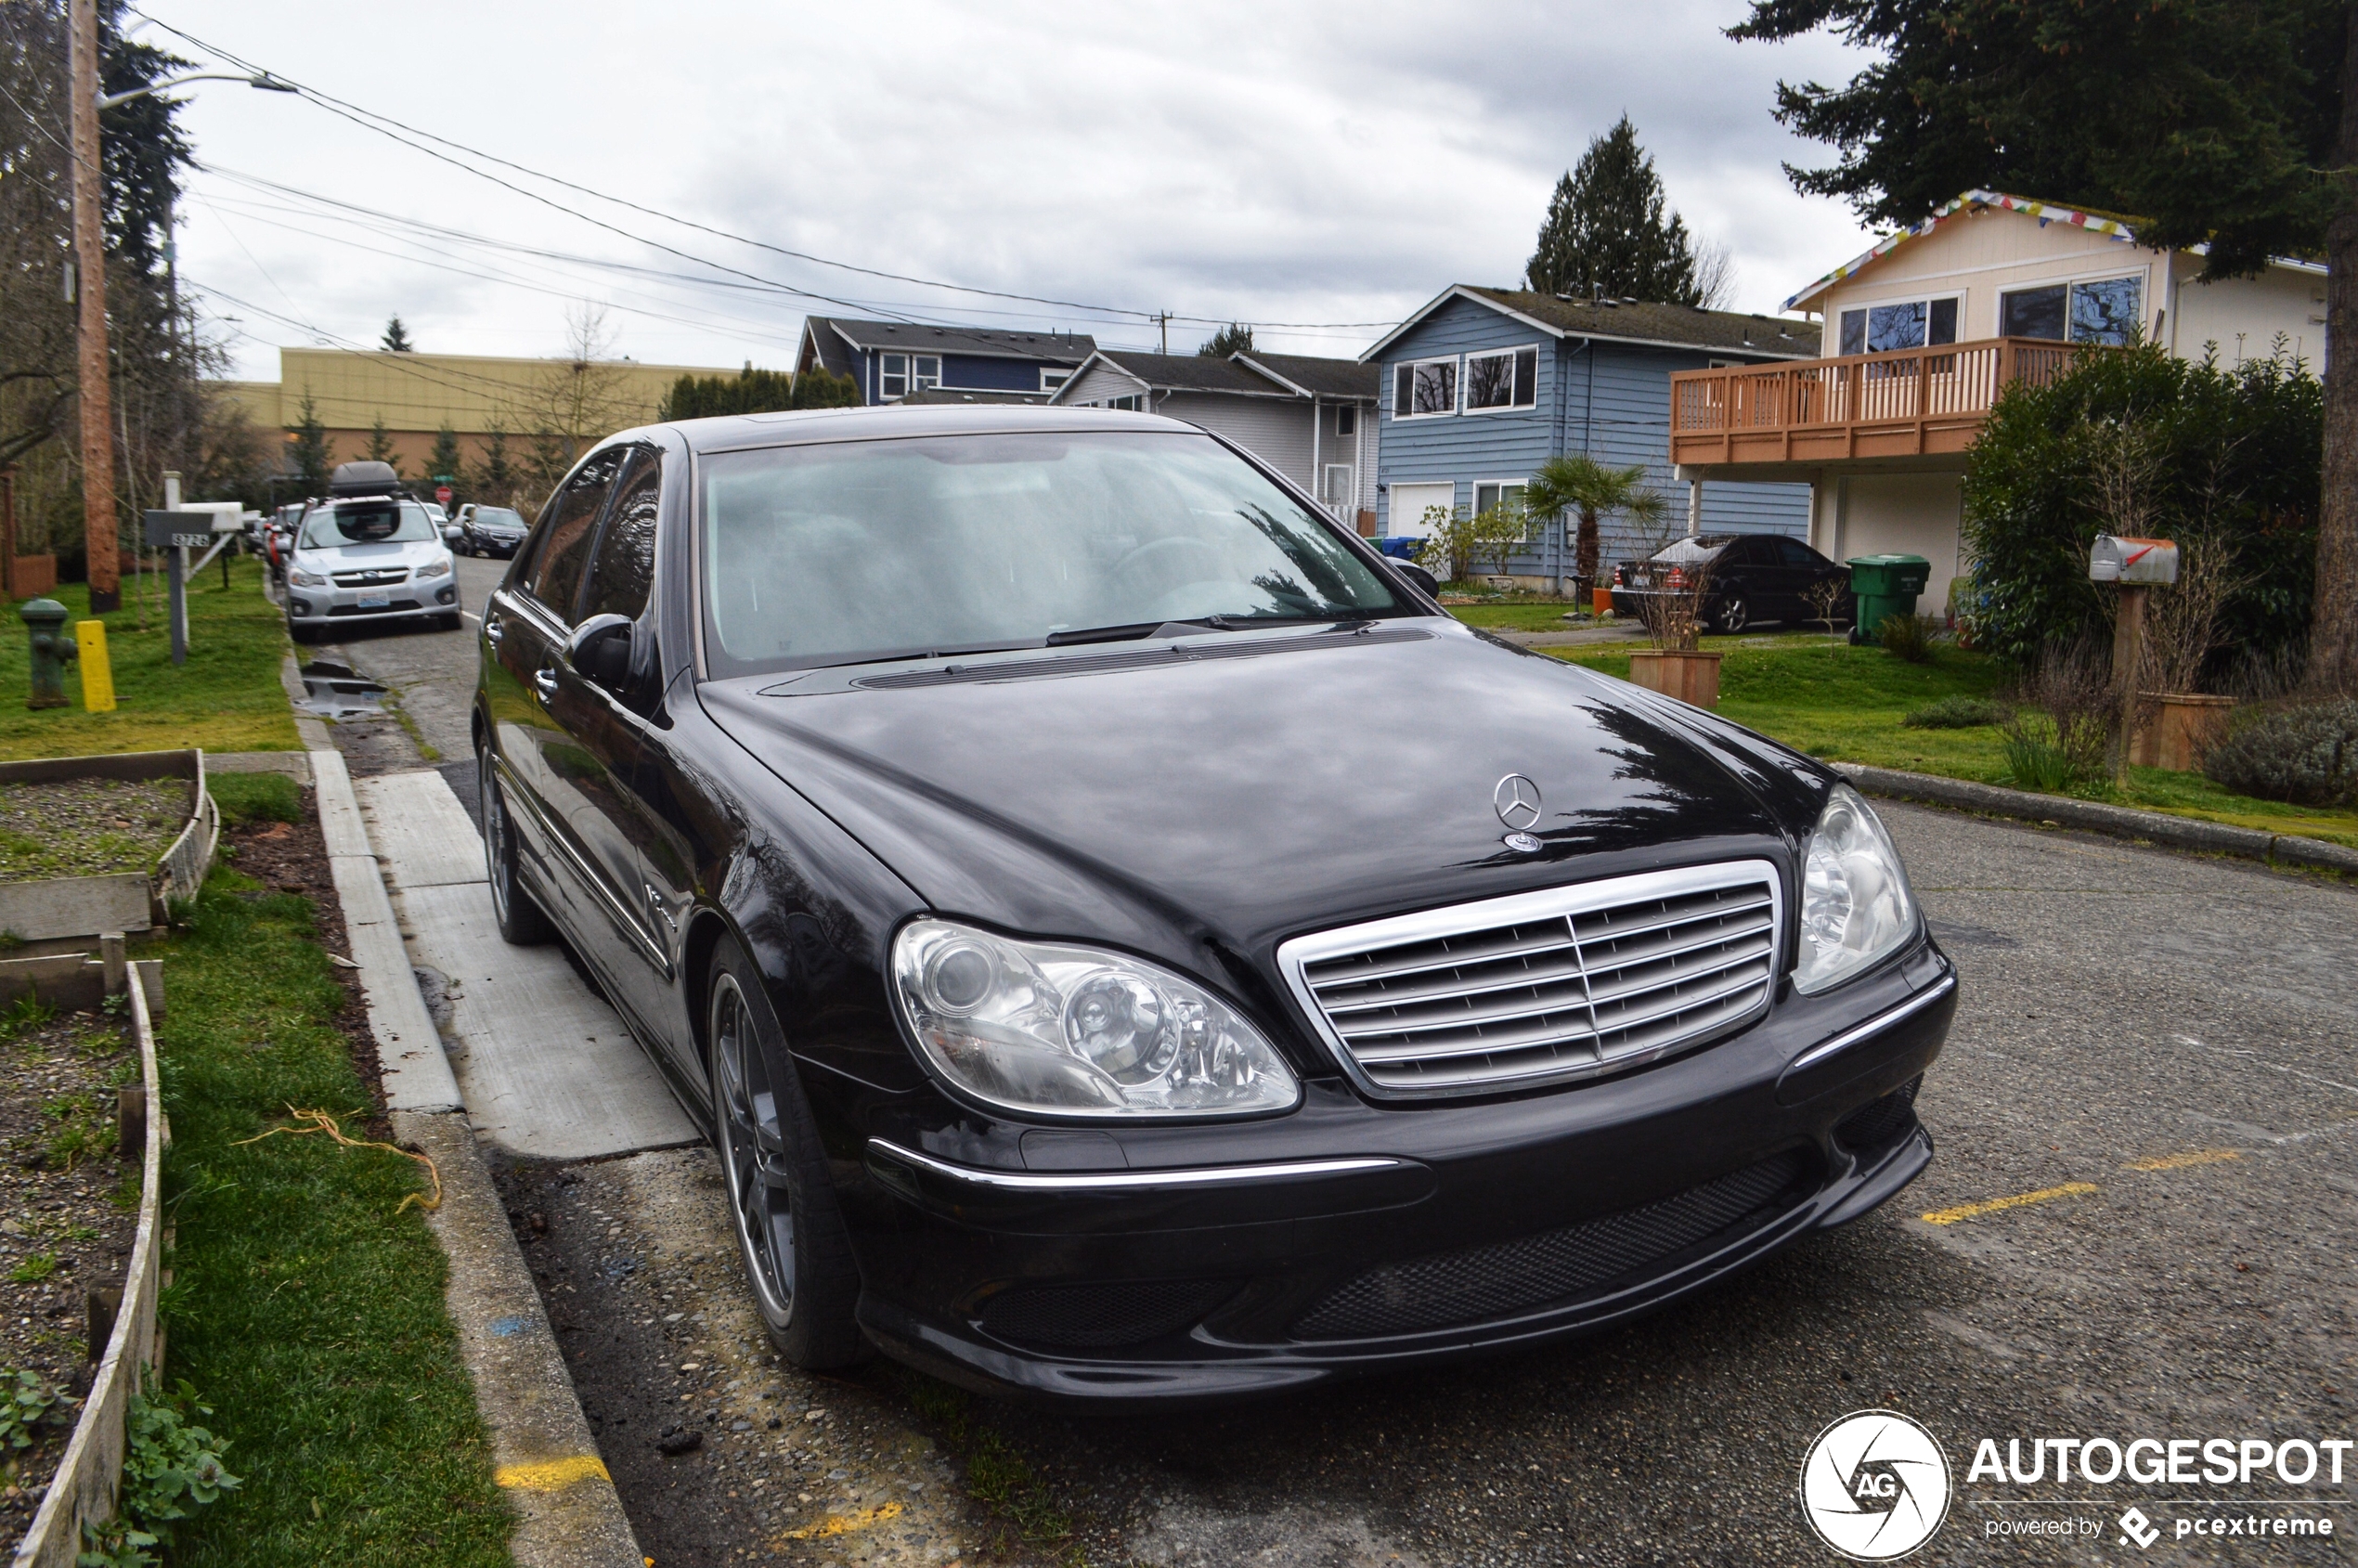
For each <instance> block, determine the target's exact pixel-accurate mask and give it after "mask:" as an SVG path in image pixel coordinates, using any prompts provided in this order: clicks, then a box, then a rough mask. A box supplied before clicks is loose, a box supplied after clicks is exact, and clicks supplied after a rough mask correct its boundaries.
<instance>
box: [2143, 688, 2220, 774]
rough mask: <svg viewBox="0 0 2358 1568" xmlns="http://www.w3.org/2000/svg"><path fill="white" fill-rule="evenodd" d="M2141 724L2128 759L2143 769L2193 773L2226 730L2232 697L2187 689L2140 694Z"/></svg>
mask: <svg viewBox="0 0 2358 1568" xmlns="http://www.w3.org/2000/svg"><path fill="white" fill-rule="evenodd" d="M2137 696H2138V698H2139V702H2138V714H2137V717H2138V719H2139V722H2138V725H2137V732H2136V735H2135V736H2134V737H2133V738H2132V739H2131V741H2130V743H2129V760H2130V761H2131V762H2132V763H2134V764H2135V765H2136V766H2138V767H2140V768H2167V769H2169V770H2170V771H2171V772H2173V773H2191V772H2193V771H2195V770H2196V769H2197V768H2200V767H2201V766H2202V754H2203V752H2204V750H2205V749H2206V748H2208V747H2209V745H2211V744H2212V743H2213V742H2215V741H2217V740H2219V739H2220V738H2221V737H2222V736H2223V735H2225V734H2226V732H2227V716H2228V714H2229V713H2231V712H2232V711H2234V709H2235V698H2233V697H2199V696H2196V695H2193V694H2192V693H2184V692H2140V693H2137Z"/></svg>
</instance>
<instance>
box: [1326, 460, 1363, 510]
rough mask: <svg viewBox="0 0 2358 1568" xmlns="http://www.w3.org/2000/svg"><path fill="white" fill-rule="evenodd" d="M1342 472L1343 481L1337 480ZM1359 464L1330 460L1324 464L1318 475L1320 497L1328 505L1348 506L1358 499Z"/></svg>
mask: <svg viewBox="0 0 2358 1568" xmlns="http://www.w3.org/2000/svg"><path fill="white" fill-rule="evenodd" d="M1337 474H1341V476H1342V477H1341V483H1340V484H1338V483H1337V482H1336V477H1335V476H1336V475H1337ZM1358 494H1359V465H1358V464H1356V463H1347V462H1330V463H1327V464H1325V465H1323V466H1322V468H1321V470H1320V473H1319V475H1318V499H1320V500H1322V501H1325V502H1326V503H1327V504H1328V506H1342V507H1348V506H1350V505H1351V504H1352V503H1353V502H1354V501H1355V500H1356V499H1358Z"/></svg>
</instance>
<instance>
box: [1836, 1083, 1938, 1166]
mask: <svg viewBox="0 0 2358 1568" xmlns="http://www.w3.org/2000/svg"><path fill="white" fill-rule="evenodd" d="M1923 1082H1924V1080H1923V1079H1921V1078H1918V1079H1913V1080H1911V1081H1910V1082H1907V1083H1904V1084H1902V1085H1900V1086H1899V1087H1898V1088H1897V1089H1894V1090H1893V1091H1892V1092H1891V1093H1890V1094H1888V1095H1885V1096H1884V1097H1883V1098H1881V1099H1879V1100H1871V1101H1869V1102H1868V1103H1867V1104H1865V1105H1863V1106H1860V1107H1859V1108H1858V1109H1857V1110H1854V1111H1852V1112H1851V1113H1850V1114H1849V1115H1848V1116H1846V1117H1844V1118H1843V1119H1842V1120H1841V1121H1837V1122H1835V1123H1834V1141H1835V1142H1836V1143H1838V1144H1840V1145H1842V1147H1845V1148H1848V1149H1870V1148H1881V1147H1883V1146H1884V1145H1885V1144H1887V1143H1889V1142H1890V1141H1891V1140H1892V1139H1894V1138H1896V1137H1898V1135H1899V1134H1900V1133H1901V1132H1903V1131H1904V1130H1906V1129H1907V1128H1910V1127H1912V1126H1914V1125H1915V1124H1916V1089H1917V1086H1918V1085H1919V1084H1921V1083H1923Z"/></svg>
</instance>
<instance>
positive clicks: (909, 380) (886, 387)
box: [876, 354, 941, 399]
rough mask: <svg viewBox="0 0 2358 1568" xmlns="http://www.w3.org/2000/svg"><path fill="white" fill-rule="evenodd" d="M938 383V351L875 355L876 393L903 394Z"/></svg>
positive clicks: (939, 377) (939, 382)
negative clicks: (931, 352)
mask: <svg viewBox="0 0 2358 1568" xmlns="http://www.w3.org/2000/svg"><path fill="white" fill-rule="evenodd" d="M940 384H941V356H939V355H938V354H886V355H880V356H877V365H876V395H877V396H879V397H882V398H886V399H891V398H895V397H906V396H908V395H909V394H911V393H912V392H915V391H919V390H922V389H923V388H926V387H929V386H939V385H940Z"/></svg>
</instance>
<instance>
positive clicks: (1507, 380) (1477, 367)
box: [1466, 348, 1539, 414]
mask: <svg viewBox="0 0 2358 1568" xmlns="http://www.w3.org/2000/svg"><path fill="white" fill-rule="evenodd" d="M1538 401H1539V351H1538V350H1537V349H1535V348H1507V349H1501V350H1499V351H1498V352H1497V353H1496V354H1469V355H1467V356H1466V412H1468V413H1470V414H1471V413H1478V412H1482V411H1484V410H1487V409H1491V408H1531V407H1532V406H1533V405H1535V404H1536V403H1537V402H1538Z"/></svg>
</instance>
